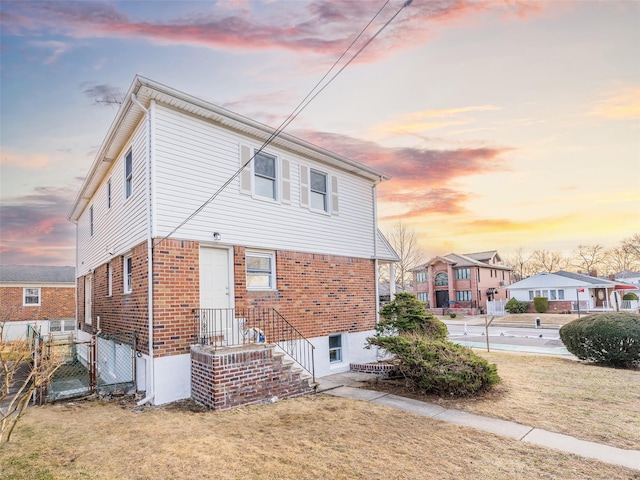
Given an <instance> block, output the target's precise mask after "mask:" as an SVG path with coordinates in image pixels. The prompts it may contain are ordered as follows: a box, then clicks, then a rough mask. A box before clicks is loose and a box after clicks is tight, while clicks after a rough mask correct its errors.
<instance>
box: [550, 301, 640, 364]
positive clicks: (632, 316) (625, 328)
mask: <svg viewBox="0 0 640 480" xmlns="http://www.w3.org/2000/svg"><path fill="white" fill-rule="evenodd" d="M560 339H561V340H562V342H563V343H564V344H565V346H566V347H567V350H569V351H570V352H571V353H573V354H574V355H575V356H576V357H578V358H579V359H581V360H587V361H589V362H595V363H600V364H603V365H611V366H613V367H623V368H630V367H634V366H640V314H637V313H630V312H621V313H605V314H596V315H588V316H586V317H583V318H579V319H577V320H574V321H573V322H570V323H568V324H566V325H564V326H563V327H562V328H561V329H560Z"/></svg>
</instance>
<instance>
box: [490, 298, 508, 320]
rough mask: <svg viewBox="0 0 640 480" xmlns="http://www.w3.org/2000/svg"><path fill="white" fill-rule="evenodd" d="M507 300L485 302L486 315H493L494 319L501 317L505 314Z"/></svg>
mask: <svg viewBox="0 0 640 480" xmlns="http://www.w3.org/2000/svg"><path fill="white" fill-rule="evenodd" d="M506 303H507V300H494V301H492V302H490V301H488V302H487V315H495V316H496V317H503V316H505V315H506V314H507V312H506V311H505V309H504V306H505V305H506Z"/></svg>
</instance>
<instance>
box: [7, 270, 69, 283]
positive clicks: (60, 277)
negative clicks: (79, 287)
mask: <svg viewBox="0 0 640 480" xmlns="http://www.w3.org/2000/svg"><path fill="white" fill-rule="evenodd" d="M75 281H76V269H75V267H45V266H38V265H0V282H10V283H72V284H74V285H75Z"/></svg>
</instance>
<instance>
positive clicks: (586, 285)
mask: <svg viewBox="0 0 640 480" xmlns="http://www.w3.org/2000/svg"><path fill="white" fill-rule="evenodd" d="M633 289H635V288H634V287H633V286H632V285H629V284H625V283H623V282H616V281H612V280H607V279H603V278H599V277H592V276H589V275H583V274H581V273H573V272H566V271H564V270H560V271H558V272H555V273H538V274H537V275H533V276H531V277H529V278H525V279H524V280H520V281H519V282H516V283H514V284H512V285H510V286H509V287H507V290H508V291H509V294H510V296H511V297H512V298H515V299H516V300H520V301H522V302H525V301H526V302H530V305H529V311H530V312H535V308H534V307H533V299H534V298H535V297H545V298H547V299H548V300H549V307H548V310H547V311H548V312H564V313H566V312H577V311H578V309H580V311H582V312H590V311H613V310H637V309H638V302H637V301H627V300H622V296H624V293H625V291H629V290H633Z"/></svg>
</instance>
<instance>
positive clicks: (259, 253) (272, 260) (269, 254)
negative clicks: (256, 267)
mask: <svg viewBox="0 0 640 480" xmlns="http://www.w3.org/2000/svg"><path fill="white" fill-rule="evenodd" d="M244 255H245V275H246V276H247V277H248V276H249V272H248V271H247V266H246V265H247V262H246V257H249V256H255V257H262V258H269V260H270V265H271V274H270V275H269V286H268V287H250V286H249V282H248V281H247V282H246V288H247V290H252V291H255V290H262V291H265V290H277V286H276V254H275V252H268V251H260V250H246V251H245V254H244Z"/></svg>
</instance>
